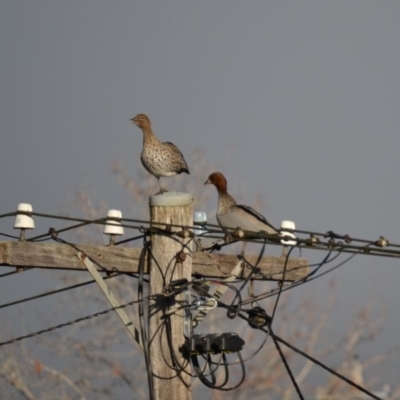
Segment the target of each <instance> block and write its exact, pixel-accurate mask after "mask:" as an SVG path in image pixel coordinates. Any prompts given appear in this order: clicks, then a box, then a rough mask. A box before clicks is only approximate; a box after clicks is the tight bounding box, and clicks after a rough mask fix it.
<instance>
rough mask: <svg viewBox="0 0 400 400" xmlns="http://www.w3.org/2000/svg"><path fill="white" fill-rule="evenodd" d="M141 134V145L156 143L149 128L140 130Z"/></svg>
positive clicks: (154, 136)
mask: <svg viewBox="0 0 400 400" xmlns="http://www.w3.org/2000/svg"><path fill="white" fill-rule="evenodd" d="M142 132H143V145H144V144H145V143H150V142H158V139H157V137H156V135H155V134H154V133H153V130H152V129H151V127H150V126H148V127H144V128H142Z"/></svg>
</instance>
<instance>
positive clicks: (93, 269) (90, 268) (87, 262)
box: [78, 251, 143, 350]
mask: <svg viewBox="0 0 400 400" xmlns="http://www.w3.org/2000/svg"><path fill="white" fill-rule="evenodd" d="M78 258H79V260H80V261H81V262H82V263H83V265H84V266H85V267H86V268H87V269H88V271H89V272H90V273H91V274H92V276H93V278H94V279H95V281H96V282H97V284H98V285H99V286H100V289H101V290H102V292H103V294H104V296H106V297H107V300H108V301H109V302H110V304H111V305H112V306H113V307H120V304H119V302H118V300H117V299H116V298H115V296H114V295H113V293H112V292H111V290H110V288H109V287H108V286H107V284H106V283H105V282H104V279H103V278H102V277H101V275H100V274H99V272H98V271H97V269H96V267H95V266H94V265H93V263H92V262H91V261H90V259H89V257H88V256H87V255H86V254H84V253H82V252H81V251H79V252H78ZM115 312H116V313H117V314H118V316H119V317H120V318H121V321H122V323H123V324H124V326H125V328H126V329H127V330H128V332H129V333H130V334H131V335H132V337H133V338H134V339H135V341H136V343H137V344H138V345H139V346H140V348H141V349H142V350H143V339H142V336H141V335H140V333H139V330H138V329H137V328H136V325H135V323H134V322H133V321H132V320H131V319H130V318H129V317H128V315H127V314H126V312H125V311H124V310H123V309H122V308H116V309H115Z"/></svg>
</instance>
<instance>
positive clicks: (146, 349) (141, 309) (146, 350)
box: [137, 236, 155, 400]
mask: <svg viewBox="0 0 400 400" xmlns="http://www.w3.org/2000/svg"><path fill="white" fill-rule="evenodd" d="M148 249H149V245H148V243H147V240H146V236H144V238H143V248H142V251H141V253H140V257H139V284H138V292H137V293H138V301H139V303H138V308H139V309H138V311H139V325H140V334H141V335H142V343H143V351H144V360H145V364H146V370H147V381H148V384H149V395H150V399H151V400H153V399H154V398H155V397H154V396H155V392H154V382H153V371H152V367H151V361H150V349H149V340H148V337H147V332H146V328H145V324H144V307H143V298H144V296H143V275H144V267H145V261H146V254H147V253H148Z"/></svg>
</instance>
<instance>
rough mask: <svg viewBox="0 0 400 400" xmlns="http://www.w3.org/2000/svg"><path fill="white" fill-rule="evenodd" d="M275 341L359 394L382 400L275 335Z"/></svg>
mask: <svg viewBox="0 0 400 400" xmlns="http://www.w3.org/2000/svg"><path fill="white" fill-rule="evenodd" d="M275 339H276V340H277V341H278V342H280V343H282V344H284V345H285V346H287V347H289V348H290V349H292V350H293V351H295V352H296V353H299V354H301V355H302V356H303V357H306V358H307V359H309V360H310V361H312V362H313V363H314V364H317V365H319V366H320V367H321V368H323V369H325V370H326V371H328V372H330V373H331V374H333V375H335V376H337V377H338V378H340V379H341V380H343V381H345V382H346V383H348V384H349V385H351V386H354V387H355V388H357V389H358V390H360V391H361V392H364V393H365V394H367V395H368V396H370V397H372V398H373V399H377V400H382V399H381V398H379V397H377V396H375V395H374V394H373V393H371V392H370V391H368V390H367V389H365V388H363V387H362V386H360V385H358V384H357V383H355V382H353V381H351V380H350V379H348V378H346V377H345V376H344V375H341V374H339V373H338V372H336V371H335V370H333V369H332V368H329V367H328V366H326V365H325V364H323V363H322V362H320V361H318V360H317V359H315V358H314V357H312V356H310V355H308V354H307V353H305V352H304V351H301V350H300V349H298V348H296V347H295V346H293V345H291V344H290V343H288V342H286V341H285V340H283V339H282V338H280V337H279V336H276V335H275Z"/></svg>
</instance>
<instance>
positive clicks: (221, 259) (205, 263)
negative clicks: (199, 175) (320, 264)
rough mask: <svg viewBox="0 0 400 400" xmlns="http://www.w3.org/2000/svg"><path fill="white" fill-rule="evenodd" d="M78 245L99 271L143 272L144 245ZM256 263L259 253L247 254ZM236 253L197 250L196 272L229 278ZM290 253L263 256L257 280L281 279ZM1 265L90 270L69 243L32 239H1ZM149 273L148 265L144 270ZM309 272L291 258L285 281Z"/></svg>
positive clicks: (246, 270) (302, 262) (301, 260)
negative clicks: (140, 263)
mask: <svg viewBox="0 0 400 400" xmlns="http://www.w3.org/2000/svg"><path fill="white" fill-rule="evenodd" d="M77 247H78V248H79V249H80V250H81V251H82V252H83V253H85V254H87V255H88V256H89V257H90V258H91V259H92V260H94V262H95V263H98V264H99V265H101V266H102V267H103V268H100V267H99V266H97V265H96V266H95V268H96V269H97V270H98V271H104V272H121V273H124V272H129V273H138V272H139V257H140V252H141V249H139V248H132V247H131V248H128V247H119V246H81V245H77ZM246 259H247V260H248V261H249V262H250V263H252V264H253V265H254V264H255V263H256V260H257V256H246ZM238 261H239V259H238V257H237V256H236V255H233V254H208V253H204V252H195V253H193V264H192V265H193V271H192V272H193V274H194V275H202V276H205V277H209V278H227V277H228V276H230V275H231V272H232V270H233V268H234V267H235V265H236V264H237V262H238ZM285 261H286V257H273V256H266V257H263V258H262V259H261V261H260V262H259V264H258V266H257V268H258V271H259V272H257V273H253V274H252V278H251V279H255V280H265V279H273V280H281V279H282V273H283V269H284V265H285ZM0 266H7V267H16V268H22V269H24V268H50V269H64V270H81V271H86V270H87V269H86V267H85V266H84V265H83V264H82V263H81V262H80V260H79V258H78V257H77V254H76V250H74V249H73V248H72V247H71V246H69V245H67V244H55V243H43V242H42V243H32V242H16V241H7V242H0ZM144 272H145V273H146V274H147V273H148V270H147V262H146V268H145V271H144ZM250 272H251V269H250V268H247V267H245V268H244V269H243V272H242V275H241V276H240V278H245V277H247V276H248V274H249V273H250ZM308 273H309V267H308V260H307V259H305V258H290V259H289V260H288V263H287V268H286V275H285V281H295V280H298V279H301V278H304V277H305V276H307V274H308Z"/></svg>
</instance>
